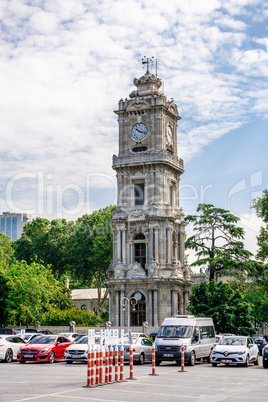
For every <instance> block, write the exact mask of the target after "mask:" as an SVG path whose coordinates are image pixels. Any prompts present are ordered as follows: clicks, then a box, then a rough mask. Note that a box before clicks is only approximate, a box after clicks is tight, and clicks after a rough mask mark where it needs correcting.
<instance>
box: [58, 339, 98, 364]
mask: <svg viewBox="0 0 268 402" xmlns="http://www.w3.org/2000/svg"><path fill="white" fill-rule="evenodd" d="M76 339H77V338H76ZM98 346H100V336H98V335H97V336H95V345H94V349H95V350H96V349H97V347H98ZM103 352H104V348H103ZM103 357H104V354H103ZM87 358H88V337H87V336H86V335H84V336H81V337H80V338H79V339H78V341H77V342H74V343H73V344H72V345H71V346H69V347H68V348H66V349H65V352H64V360H65V361H66V363H67V364H71V363H73V362H87Z"/></svg>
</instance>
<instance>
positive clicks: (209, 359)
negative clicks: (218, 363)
mask: <svg viewBox="0 0 268 402" xmlns="http://www.w3.org/2000/svg"><path fill="white" fill-rule="evenodd" d="M211 353H212V349H211V351H210V352H209V355H208V357H207V362H208V364H211Z"/></svg>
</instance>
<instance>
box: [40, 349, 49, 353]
mask: <svg viewBox="0 0 268 402" xmlns="http://www.w3.org/2000/svg"><path fill="white" fill-rule="evenodd" d="M48 350H49V349H42V350H40V352H39V353H47V352H48Z"/></svg>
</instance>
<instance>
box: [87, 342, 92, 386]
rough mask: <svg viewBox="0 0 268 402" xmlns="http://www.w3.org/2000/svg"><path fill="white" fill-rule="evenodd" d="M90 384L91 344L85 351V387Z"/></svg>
mask: <svg viewBox="0 0 268 402" xmlns="http://www.w3.org/2000/svg"><path fill="white" fill-rule="evenodd" d="M90 386H91V346H89V348H88V351H87V387H90Z"/></svg>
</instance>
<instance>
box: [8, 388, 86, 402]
mask: <svg viewBox="0 0 268 402" xmlns="http://www.w3.org/2000/svg"><path fill="white" fill-rule="evenodd" d="M75 391H81V388H76V389H70V390H69V391H62V392H57V393H54V394H40V395H37V396H32V397H30V398H24V399H17V400H16V401H14V402H22V401H30V400H32V399H39V398H44V397H45V396H57V395H60V394H65V393H66V392H75Z"/></svg>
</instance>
